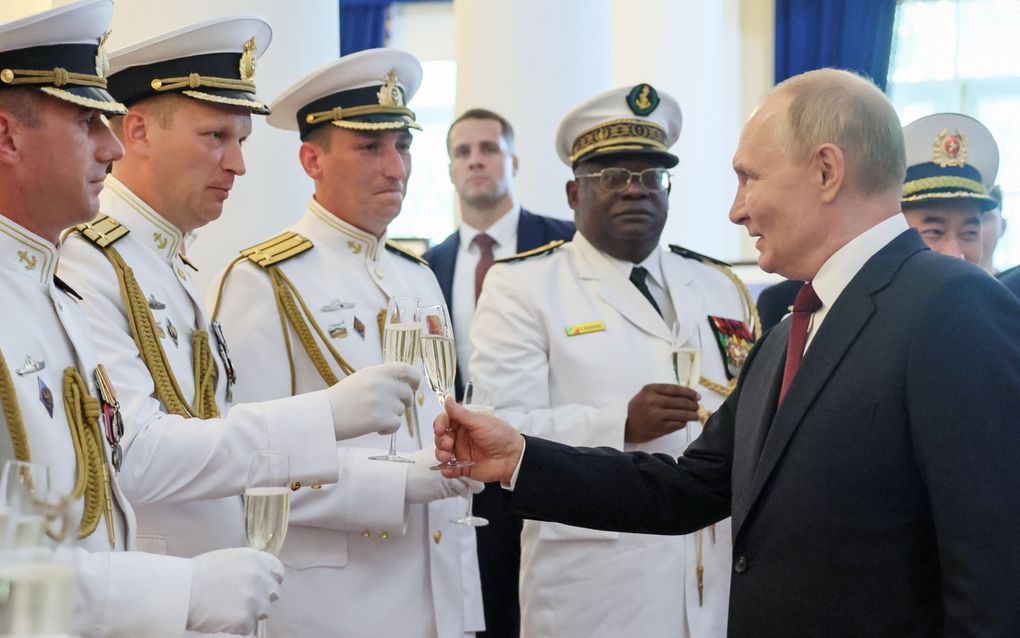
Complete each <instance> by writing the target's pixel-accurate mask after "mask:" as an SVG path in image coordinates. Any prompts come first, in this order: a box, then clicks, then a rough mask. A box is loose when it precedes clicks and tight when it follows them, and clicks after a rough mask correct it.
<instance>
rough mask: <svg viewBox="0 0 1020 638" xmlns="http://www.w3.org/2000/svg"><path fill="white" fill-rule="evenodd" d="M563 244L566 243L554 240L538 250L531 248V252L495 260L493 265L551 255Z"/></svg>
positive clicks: (527, 251)
mask: <svg viewBox="0 0 1020 638" xmlns="http://www.w3.org/2000/svg"><path fill="white" fill-rule="evenodd" d="M565 243H567V242H565V241H563V240H562V239H555V240H553V241H551V242H549V243H548V244H545V245H543V246H539V247H538V248H532V249H531V250H525V251H524V252H522V253H517V254H516V255H510V256H509V257H504V258H502V259H497V260H496V261H495V263H497V264H510V263H513V262H515V261H524V260H525V259H528V258H529V257H536V256H538V255H545V254H547V253H552V252H553V251H554V250H556V249H557V248H559V247H560V246H562V245H563V244H565Z"/></svg>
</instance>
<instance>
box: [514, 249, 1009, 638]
mask: <svg viewBox="0 0 1020 638" xmlns="http://www.w3.org/2000/svg"><path fill="white" fill-rule="evenodd" d="M789 330H790V321H789V320H785V321H783V322H782V323H780V324H779V325H778V326H777V327H776V328H775V329H774V330H772V332H770V333H769V334H768V335H766V336H765V338H764V339H762V340H761V341H760V342H759V343H758V344H757V346H756V347H755V349H754V350H753V351H752V353H751V355H750V356H749V357H748V360H747V362H746V364H745V366H744V369H743V373H742V377H741V380H740V382H739V385H738V387H737V388H736V389H735V391H734V392H733V394H732V395H731V396H730V397H729V399H727V401H726V402H725V403H724V404H723V406H722V407H721V408H720V410H719V411H718V412H717V413H716V415H715V416H714V417H713V418H712V419H711V420H710V421H709V423H708V425H707V427H706V429H705V434H703V435H702V436H701V437H700V438H699V439H698V440H697V441H696V442H695V443H694V445H692V446H691V448H690V449H688V451H687V452H686V453H685V455H684V456H683V457H680V458H679V459H672V458H669V457H665V456H650V455H647V454H638V453H633V454H624V453H619V452H615V451H612V450H607V449H602V448H599V449H588V450H585V449H575V448H570V447H566V446H562V445H559V444H555V443H550V442H546V441H541V440H539V439H534V438H528V440H527V448H526V451H525V454H524V460H523V463H522V467H521V471H520V474H519V477H518V481H517V484H516V490H515V491H514V493H513V494H512V495H511V496H510V497H509V502H508V506H509V508H510V511H511V512H512V513H516V514H520V515H523V516H525V517H528V518H536V519H539V520H555V521H559V522H564V523H568V524H571V525H581V526H587V527H594V528H599V529H614V530H620V531H629V532H654V533H676V534H680V533H686V532H690V531H692V530H696V529H698V528H701V527H703V526H705V525H706V524H708V523H710V522H712V521H715V520H718V519H721V518H723V517H725V516H726V515H727V514H732V516H733V539H734V547H733V554H734V574H733V580H732V587H731V593H730V625H729V633H730V635H731V636H736V637H741V638H742V637H745V636H747V637H751V636H753V637H772V636H775V637H780V636H782V637H783V638H786V637H790V636H818V637H826V638H831V637H841V636H847V637H851V636H853V637H858V636H869V637H871V636H888V637H894V636H895V637H906V636H982V637H985V636H989V637H990V636H1002V637H1004V638H1005V637H1007V636H1020V586H1018V585H1020V542H1018V541H1017V534H1018V530H1020V301H1018V300H1017V299H1016V298H1015V297H1013V296H1012V295H1011V294H1009V292H1008V291H1006V290H1005V289H1004V288H1003V287H1002V286H1000V285H999V284H998V283H996V282H995V281H993V279H992V278H991V277H989V276H988V275H987V274H985V273H984V272H983V271H981V270H979V269H978V268H977V267H975V266H974V265H972V264H968V263H965V262H963V261H962V260H959V259H952V258H948V257H944V256H942V255H938V254H936V253H934V252H932V251H930V250H928V249H927V248H926V247H925V245H924V243H923V242H922V241H921V238H920V236H919V235H918V234H917V232H916V231H914V230H908V231H906V232H904V233H903V234H901V235H900V236H899V237H897V238H896V239H895V240H893V241H892V242H890V244H889V245H887V246H886V247H885V248H883V249H882V250H881V251H879V252H878V253H877V254H876V255H875V256H873V257H872V258H871V259H870V260H869V261H868V262H867V264H866V265H865V266H864V267H863V268H862V269H861V271H860V272H858V273H857V275H856V276H855V277H854V278H853V280H852V281H851V282H850V284H849V285H848V286H847V287H846V289H845V290H844V291H843V293H842V294H841V295H840V297H839V298H838V299H837V300H836V302H835V303H834V304H833V306H832V308H831V309H830V311H829V313H828V315H827V316H826V318H825V321H824V322H823V323H822V325H821V327H820V328H819V330H818V333H817V334H816V335H815V337H814V340H813V341H812V343H811V345H810V347H809V349H808V351H807V352H806V353H805V355H804V359H803V361H802V363H801V367H800V369H799V371H798V373H797V377H796V378H795V380H794V381H793V384H792V385H791V387H790V389H789V392H788V393H787V395H786V399H785V400H784V402H783V404H782V405H781V406H779V408H778V410H777V409H776V402H777V398H778V394H779V386H780V381H781V377H782V370H783V365H784V362H785V351H786V342H787V339H788V336H789Z"/></svg>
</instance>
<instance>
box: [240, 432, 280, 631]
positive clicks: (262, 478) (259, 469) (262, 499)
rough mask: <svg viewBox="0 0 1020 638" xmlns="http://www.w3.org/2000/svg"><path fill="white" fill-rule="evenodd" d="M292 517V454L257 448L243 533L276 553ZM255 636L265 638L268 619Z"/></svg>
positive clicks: (259, 547)
mask: <svg viewBox="0 0 1020 638" xmlns="http://www.w3.org/2000/svg"><path fill="white" fill-rule="evenodd" d="M289 517H290V457H289V456H287V454H285V453H283V452H277V451H274V450H255V451H254V452H253V453H252V455H251V461H250V462H249V463H248V482H247V484H246V487H245V490H244V534H245V537H246V538H247V540H248V547H251V548H252V549H257V550H259V551H263V552H269V553H270V554H273V555H274V556H276V555H278V554H279V553H280V549H281V548H282V547H283V540H284V538H286V537H287V520H288V518H289ZM255 636H256V638H265V637H266V636H267V633H266V621H265V620H262V619H259V620H258V622H257V623H256V625H255Z"/></svg>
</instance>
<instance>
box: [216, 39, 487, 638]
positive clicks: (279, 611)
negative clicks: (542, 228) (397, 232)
mask: <svg viewBox="0 0 1020 638" xmlns="http://www.w3.org/2000/svg"><path fill="white" fill-rule="evenodd" d="M420 81H421V65H420V64H419V62H418V60H416V59H415V58H414V57H413V56H411V55H410V54H407V53H404V52H402V51H396V50H392V49H373V50H369V51H361V52H358V53H354V54H352V55H348V56H345V57H343V58H340V59H339V60H337V61H335V62H333V63H331V64H328V65H326V66H324V67H323V68H321V69H318V70H317V71H314V72H312V73H311V74H309V75H308V76H306V77H305V78H303V79H301V80H299V81H297V82H296V83H295V84H294V85H293V86H291V87H290V88H289V89H287V90H286V91H284V93H283V95H281V96H280V97H279V98H277V99H276V101H275V102H273V104H272V111H273V112H272V114H271V115H270V116H269V119H268V121H269V124H270V125H272V126H275V127H278V128H282V129H287V130H294V131H297V133H298V135H299V136H300V138H301V140H302V143H301V145H300V149H299V151H298V158H299V160H300V162H301V166H302V168H303V169H304V171H305V173H306V174H307V175H308V176H309V177H310V178H311V179H312V181H313V182H314V184H315V194H314V196H313V197H312V199H311V201H309V202H308V204H307V209H306V211H305V214H304V216H303V217H302V218H301V220H300V221H299V222H298V223H297V224H296V225H294V226H292V227H291V228H289V229H287V231H286V232H284V233H283V234H281V235H278V236H277V237H274V238H271V239H269V240H267V241H265V242H263V243H261V244H259V245H257V246H254V247H252V248H251V249H249V250H246V251H243V252H242V256H241V257H240V258H239V260H238V261H236V262H235V264H234V265H233V266H231V268H229V269H228V271H227V272H226V273H224V275H223V276H222V277H221V286H220V287H219V289H218V292H219V295H218V298H217V299H216V300H214V301H213V304H212V305H213V306H214V310H213V315H214V318H216V319H217V320H219V321H221V322H222V323H223V326H224V329H225V330H226V331H227V332H228V334H230V335H231V338H232V340H233V344H234V350H233V351H232V352H234V353H236V355H235V360H236V363H237V365H238V367H239V368H240V369H250V370H258V371H259V373H258V374H257V375H255V374H253V375H249V376H248V377H246V378H244V379H239V381H238V385H237V390H236V395H237V398H239V399H241V400H266V399H275V398H279V397H288V396H291V395H292V394H294V395H302V393H306V392H313V391H316V390H319V389H320V388H323V387H325V386H327V385H329V384H331V383H334V382H335V381H336V379H342V378H344V377H345V376H347V375H349V374H351V373H352V372H353V371H355V370H361V369H363V368H364V367H365V366H371V365H374V364H378V363H379V362H380V361H382V360H383V352H382V340H381V337H382V329H383V328H382V321H383V320H384V319H385V310H386V307H387V301H388V300H389V299H390V297H393V296H398V295H405V296H412V297H417V298H418V299H419V300H420V303H421V304H423V305H426V304H442V303H443V295H442V292H441V291H440V289H439V284H438V283H437V282H436V278H435V276H434V275H433V274H432V271H431V270H430V269H429V268H428V266H427V265H426V264H425V263H424V262H422V261H421V260H419V259H418V258H416V257H414V256H412V255H410V254H408V253H405V252H403V251H401V250H400V249H399V248H397V247H396V246H394V245H393V244H392V243H390V242H388V241H387V239H386V228H387V226H388V224H389V223H390V221H392V220H393V218H394V217H396V216H397V214H398V213H400V211H401V205H402V202H403V198H404V189H405V188H406V186H407V178H408V175H409V173H410V168H411V156H410V146H411V139H412V138H411V132H410V129H417V128H419V125H418V123H417V122H416V121H415V115H414V112H413V111H412V110H411V108H410V107H409V106H408V103H409V102H410V101H411V99H412V97H413V96H414V94H415V92H416V91H417V89H418V85H419V83H420ZM216 292H217V290H216V288H215V287H214V290H213V293H216ZM357 374H361V373H360V372H356V373H355V375H357ZM416 405H417V411H418V415H419V418H418V421H417V423H418V424H420V426H421V427H423V428H425V431H426V433H427V432H428V428H429V426H430V424H431V423H432V422H433V420H434V418H435V416H436V415H437V414H438V412H439V405H438V403H437V401H436V400H435V398H434V396H432V394H431V393H429V395H428V396H426V395H425V394H422V393H419V394H418V395H417V401H416ZM408 425H409V427H401V428H400V430H399V433H398V435H397V450H398V451H399V452H401V453H402V454H404V456H406V457H409V458H411V459H413V461H414V463H388V462H382V461H378V460H372V459H371V457H373V456H377V455H380V454H383V453H385V452H386V450H387V446H388V437H381V436H378V435H377V434H370V435H366V436H363V437H360V438H358V439H356V440H353V441H349V442H347V445H346V446H345V447H337V453H338V455H339V457H340V461H341V465H342V467H343V468H344V474H343V480H342V481H341V482H340V483H338V484H337V487H336V488H334V489H332V490H326V489H324V490H322V492H323V494H322V500H321V508H322V510H323V511H324V512H329V517H328V520H319V521H313V520H308V519H306V518H301V519H297V520H295V518H292V519H291V525H290V528H289V530H288V531H287V540H286V543H285V544H284V547H283V551H282V552H281V555H280V556H281V559H282V560H283V563H284V565H285V566H286V568H287V589H286V590H285V591H284V592H283V595H282V596H281V598H280V600H279V602H278V603H277V608H276V610H275V611H274V615H273V616H272V618H271V619H270V633H272V634H273V635H275V636H329V635H337V634H342V635H345V636H348V635H349V636H400V637H401V638H448V637H456V636H461V635H464V634H473V632H475V631H477V630H479V629H482V627H483V624H482V618H481V616H482V614H481V598H480V591H479V584H478V565H477V559H476V555H475V547H474V532H473V531H472V529H471V528H470V527H465V526H462V525H457V524H455V523H454V522H453V521H454V520H456V519H457V518H459V517H460V516H461V515H462V514H463V512H464V508H465V504H464V502H463V500H462V499H460V498H450V497H453V496H457V495H460V496H463V495H466V494H468V492H469V490H470V491H478V490H480V489H481V484H478V483H474V482H471V481H469V480H463V479H458V480H456V481H449V480H446V479H444V478H443V477H442V476H441V474H440V473H439V472H434V471H430V470H429V467H430V466H432V465H434V464H435V455H434V451H433V450H432V449H431V448H424V449H422V446H421V437H422V434H421V433H420V432H419V431H418V430H417V429H416V428H414V426H415V425H416V424H415V423H414V422H413V421H411V422H409V424H408ZM425 436H427V434H426V435H425Z"/></svg>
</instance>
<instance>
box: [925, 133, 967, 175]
mask: <svg viewBox="0 0 1020 638" xmlns="http://www.w3.org/2000/svg"><path fill="white" fill-rule="evenodd" d="M931 150H932V153H931V161H932V162H933V163H935V164H938V165H939V166H941V167H942V168H945V167H947V166H965V165H966V164H967V138H965V137H964V136H963V133H961V132H960V129H956V130H955V131H954V132H952V133H950V132H949V129H942V132H941V133H939V134H938V136H937V137H936V138H935V143H934V144H932V149H931Z"/></svg>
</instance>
